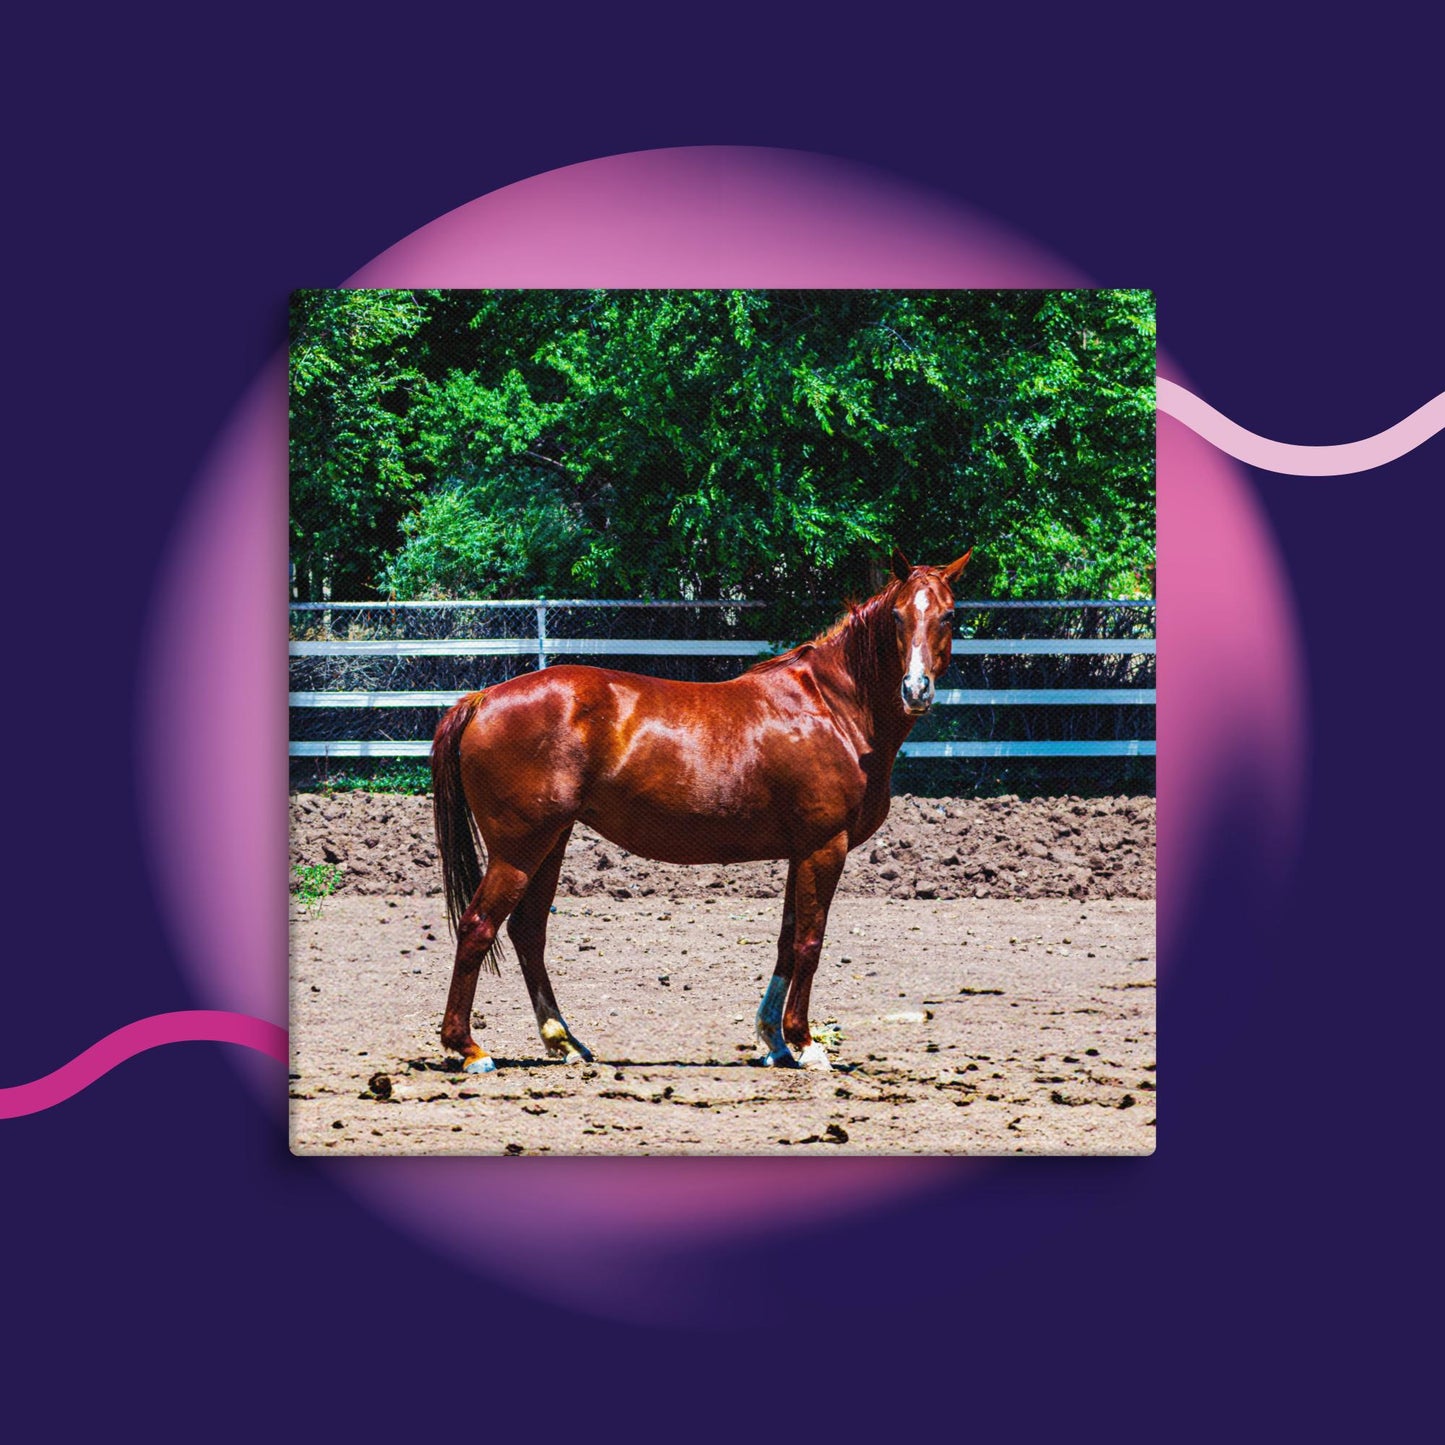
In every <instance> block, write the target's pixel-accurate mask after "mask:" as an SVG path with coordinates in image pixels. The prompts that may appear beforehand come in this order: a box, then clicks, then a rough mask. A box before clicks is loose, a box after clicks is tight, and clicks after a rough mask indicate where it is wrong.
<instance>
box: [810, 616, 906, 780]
mask: <svg viewBox="0 0 1445 1445" xmlns="http://www.w3.org/2000/svg"><path fill="white" fill-rule="evenodd" d="M850 634H851V635H850ZM828 651H829V653H830V656H829V658H828V661H829V663H830V664H831V666H830V671H832V672H833V674H834V676H835V679H836V685H837V686H838V687H839V689H840V691H841V692H842V693H843V694H844V695H845V696H847V697H848V698H849V699H850V700H851V704H852V706H851V708H850V712H851V713H852V715H853V720H854V725H855V726H856V727H857V729H858V731H859V733H860V735H861V737H862V740H863V742H864V743H865V745H866V747H867V749H868V751H869V752H871V753H875V754H879V755H883V756H884V757H886V760H887V763H888V766H889V767H890V768H891V767H892V765H893V760H894V758H895V757H896V756H897V754H898V749H899V748H900V747H902V746H903V742H904V739H906V738H907V736H908V734H909V733H910V732H911V731H912V730H913V722H914V719H913V718H912V717H910V716H909V714H908V713H906V712H904V710H903V706H902V703H901V701H900V689H901V688H902V685H903V672H902V669H901V668H900V667H899V665H898V653H897V650H896V648H895V647H894V646H893V638H892V635H891V633H890V635H888V636H886V637H885V636H882V635H881V632H880V627H879V624H878V620H877V618H874V619H872V621H871V623H870V622H863V621H854V622H853V623H852V624H851V626H850V628H849V629H845V630H844V631H843V632H840V633H839V634H838V635H837V636H836V637H835V638H832V639H831V640H830V646H829V648H828Z"/></svg>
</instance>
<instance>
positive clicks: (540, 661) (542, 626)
mask: <svg viewBox="0 0 1445 1445" xmlns="http://www.w3.org/2000/svg"><path fill="white" fill-rule="evenodd" d="M546 665H547V609H546V608H545V607H539V608H538V609H537V669H538V671H540V670H541V669H542V668H544V667H546Z"/></svg>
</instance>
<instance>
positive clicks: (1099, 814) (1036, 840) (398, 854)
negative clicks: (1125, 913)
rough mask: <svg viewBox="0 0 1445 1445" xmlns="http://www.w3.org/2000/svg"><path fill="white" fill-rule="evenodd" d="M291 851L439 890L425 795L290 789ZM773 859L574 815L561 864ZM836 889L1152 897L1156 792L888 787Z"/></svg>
mask: <svg viewBox="0 0 1445 1445" xmlns="http://www.w3.org/2000/svg"><path fill="white" fill-rule="evenodd" d="M291 855H292V862H293V863H297V864H303V865H306V864H309V865H315V864H325V863H330V864H333V865H335V866H336V867H339V868H340V869H341V881H340V889H339V891H340V893H341V894H342V895H344V896H358V895H373V896H374V895H380V896H389V897H395V898H401V897H412V896H416V895H421V896H427V895H431V894H436V893H439V892H440V891H441V875H440V873H439V872H438V870H437V867H436V842H435V837H434V834H433V830H432V816H431V799H430V798H421V797H410V796H406V795H401V794H395V793H335V794H329V795H328V794H324V793H298V794H296V795H294V796H293V797H292V799H291ZM785 873H786V869H785V868H784V866H783V865H782V864H780V863H743V864H738V865H736V866H734V867H728V868H707V867H700V868H673V867H669V866H668V865H667V864H662V863H651V862H649V861H648V860H647V859H645V858H636V857H633V856H632V855H631V854H628V853H624V852H623V851H622V850H621V849H620V848H616V847H614V846H613V845H612V844H611V843H608V842H606V841H605V840H603V839H601V838H599V837H598V836H597V835H596V834H595V833H593V832H591V831H590V830H589V829H587V828H583V827H578V828H577V829H576V830H575V831H574V832H573V835H572V841H571V843H570V844H569V846H568V849H567V858H566V861H565V862H564V864H563V866H562V879H561V886H560V888H559V890H558V892H559V895H561V896H566V897H569V898H611V899H613V900H616V901H625V900H627V899H629V898H667V899H670V900H672V901H674V902H677V901H681V900H683V899H689V898H697V899H701V898H779V897H781V896H782V886H783V878H784V876H785ZM840 892H841V893H842V894H843V895H844V896H848V895H852V896H854V897H859V898H884V897H890V898H1077V899H1091V898H1153V896H1154V799H1153V798H1149V797H1141V798H1072V797H1069V798H1029V799H1019V798H1013V797H1004V798H986V799H977V798H916V797H912V796H910V795H909V794H906V793H905V794H903V795H901V796H899V797H896V798H894V800H893V805H892V809H891V811H890V812H889V815H888V819H887V821H886V822H885V823H884V824H883V826H882V827H881V828H880V829H879V830H878V832H877V833H875V834H874V835H873V837H872V838H870V839H869V840H868V842H867V843H865V844H864V845H863V846H862V847H861V848H858V849H856V850H855V851H854V852H853V853H851V854H850V855H849V857H848V866H847V867H846V868H844V870H843V881H842V883H841V884H840Z"/></svg>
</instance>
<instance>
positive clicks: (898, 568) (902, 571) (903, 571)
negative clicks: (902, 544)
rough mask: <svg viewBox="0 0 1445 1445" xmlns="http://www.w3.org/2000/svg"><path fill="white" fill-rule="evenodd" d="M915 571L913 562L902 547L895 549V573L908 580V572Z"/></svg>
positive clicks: (898, 577)
mask: <svg viewBox="0 0 1445 1445" xmlns="http://www.w3.org/2000/svg"><path fill="white" fill-rule="evenodd" d="M911 571H913V564H912V563H911V562H910V561H909V560H908V558H907V557H905V556H904V555H903V552H902V549H901V548H898V547H895V548H894V549H893V575H894V576H895V577H896V578H897V579H898V580H899V581H900V582H906V581H908V574H909V573H910V572H911Z"/></svg>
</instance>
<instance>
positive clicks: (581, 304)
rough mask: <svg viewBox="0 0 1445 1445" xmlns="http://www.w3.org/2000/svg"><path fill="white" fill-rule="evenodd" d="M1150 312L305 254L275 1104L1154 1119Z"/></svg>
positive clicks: (986, 1130) (608, 1121)
mask: <svg viewBox="0 0 1445 1445" xmlns="http://www.w3.org/2000/svg"><path fill="white" fill-rule="evenodd" d="M1154 336H1155V330H1154V301H1153V297H1152V295H1151V294H1150V293H1149V292H1147V291H1131V290H1087V291H1084V290H1080V291H1028V292H1023V291H1019V292H985V291H941V292H901V291H836V290H829V291H801V292H799V291H789V292H784V291H767V290H755V291H693V292H689V291H607V290H601V291H485V292H483V291H365V290H316V291H302V292H297V293H296V294H295V295H294V296H293V298H292V307H291V335H290V427H291V430H290V463H291V497H290V541H291V577H290V608H291V611H290V644H289V652H290V658H289V662H290V741H289V751H290V774H291V798H290V817H291V839H290V847H291V860H292V869H291V893H292V899H291V919H290V930H291V953H290V957H291V1047H292V1067H291V1103H290V1133H291V1147H292V1149H293V1151H294V1152H296V1153H298V1154H317V1155H320V1154H333V1153H342V1154H365V1155H418V1154H423V1155H426V1154H482V1155H509V1156H518V1155H521V1156H534V1155H552V1156H571V1155H591V1154H605V1155H614V1156H617V1155H621V1156H642V1155H653V1154H714V1155H716V1154H748V1155H760V1154H769V1155H778V1154H789V1155H797V1154H799V1153H806V1152H812V1153H827V1154H839V1153H879V1154H888V1153H928V1154H964V1155H970V1154H978V1155H993V1154H1018V1153H1023V1154H1101V1153H1107V1154H1147V1153H1149V1152H1151V1151H1152V1150H1153V1147H1154V1138H1155V1097H1156V1092H1155V1083H1156V1068H1157V1060H1156V1057H1155V1028H1154V958H1155V949H1154V819H1155V811H1154V763H1155V744H1154V702H1155V691H1154V686H1155V680H1154V665H1155V640H1154V639H1155V628H1154V622H1155V591H1156V586H1155V580H1156V573H1155V541H1154V535H1155V534H1154V519H1155V479H1154V370H1155V356H1154Z"/></svg>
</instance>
